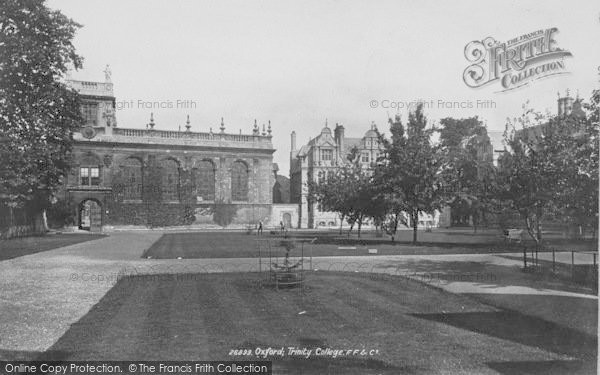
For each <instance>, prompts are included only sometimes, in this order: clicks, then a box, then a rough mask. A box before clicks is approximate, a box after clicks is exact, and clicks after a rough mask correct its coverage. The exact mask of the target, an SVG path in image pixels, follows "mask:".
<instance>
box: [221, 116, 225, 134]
mask: <svg viewBox="0 0 600 375" xmlns="http://www.w3.org/2000/svg"><path fill="white" fill-rule="evenodd" d="M220 129H221V133H225V121H224V120H223V117H221V128H220Z"/></svg>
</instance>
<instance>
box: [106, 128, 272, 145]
mask: <svg viewBox="0 0 600 375" xmlns="http://www.w3.org/2000/svg"><path fill="white" fill-rule="evenodd" d="M113 134H114V135H120V136H125V137H146V138H147V137H150V138H167V139H197V140H203V141H220V140H224V141H232V142H252V141H253V140H254V139H257V140H259V141H263V140H264V139H269V140H270V138H271V137H270V136H260V135H256V136H253V135H243V134H239V135H238V134H225V133H198V132H187V131H183V132H181V131H173V130H154V129H126V128H114V129H113Z"/></svg>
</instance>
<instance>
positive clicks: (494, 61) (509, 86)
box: [463, 27, 572, 91]
mask: <svg viewBox="0 0 600 375" xmlns="http://www.w3.org/2000/svg"><path fill="white" fill-rule="evenodd" d="M557 32H558V29H557V28H555V27H553V28H550V29H546V30H537V31H534V32H532V33H529V34H525V35H521V36H520V37H517V38H514V39H511V40H509V41H508V42H504V43H501V42H499V41H497V40H495V39H494V38H492V37H488V38H485V39H483V40H481V41H478V40H474V41H472V42H471V43H469V44H467V45H466V47H465V57H466V59H467V60H468V61H469V62H470V63H472V64H471V65H469V66H468V67H467V68H466V69H465V71H464V73H463V80H464V81H465V83H466V84H467V86H469V87H473V88H477V87H482V86H485V85H488V84H490V83H493V82H495V81H499V82H500V85H501V86H502V90H500V91H508V90H513V89H516V88H519V87H523V86H525V85H528V84H529V83H531V82H532V81H535V80H537V79H541V78H545V77H549V76H553V75H558V74H566V73H568V72H567V71H566V69H565V62H564V59H565V58H566V57H571V56H572V54H571V52H569V51H567V50H563V49H561V48H558V46H557V45H556V41H555V40H554V36H555V34H556V33H557Z"/></svg>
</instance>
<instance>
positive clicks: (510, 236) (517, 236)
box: [504, 229, 523, 243]
mask: <svg viewBox="0 0 600 375" xmlns="http://www.w3.org/2000/svg"><path fill="white" fill-rule="evenodd" d="M522 235H523V229H508V230H505V231H504V237H505V239H506V241H508V242H509V243H510V242H513V241H514V242H516V243H521V241H522V240H523V238H522V237H521V236H522Z"/></svg>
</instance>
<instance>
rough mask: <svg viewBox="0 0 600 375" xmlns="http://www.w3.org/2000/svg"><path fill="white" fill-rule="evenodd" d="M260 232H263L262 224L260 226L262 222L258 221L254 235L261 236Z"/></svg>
mask: <svg viewBox="0 0 600 375" xmlns="http://www.w3.org/2000/svg"><path fill="white" fill-rule="evenodd" d="M262 232H263V224H262V220H260V221H259V222H258V231H257V233H256V234H257V235H262Z"/></svg>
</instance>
